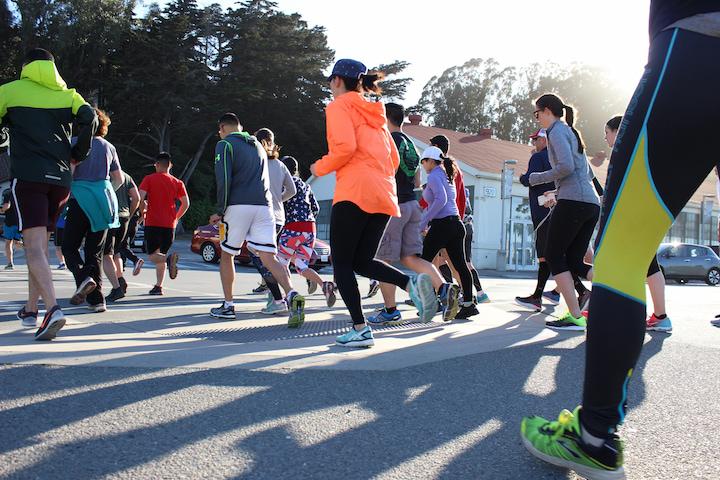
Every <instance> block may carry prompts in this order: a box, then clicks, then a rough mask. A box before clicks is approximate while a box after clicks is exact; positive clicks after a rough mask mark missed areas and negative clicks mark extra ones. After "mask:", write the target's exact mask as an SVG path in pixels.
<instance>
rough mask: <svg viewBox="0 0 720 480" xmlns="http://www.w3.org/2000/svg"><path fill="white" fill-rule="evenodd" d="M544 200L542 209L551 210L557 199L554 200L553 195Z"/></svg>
mask: <svg viewBox="0 0 720 480" xmlns="http://www.w3.org/2000/svg"><path fill="white" fill-rule="evenodd" d="M545 198H546V199H547V200H545V205H543V207H545V208H552V207H554V206H555V205H557V199H556V198H555V195H546V196H545Z"/></svg>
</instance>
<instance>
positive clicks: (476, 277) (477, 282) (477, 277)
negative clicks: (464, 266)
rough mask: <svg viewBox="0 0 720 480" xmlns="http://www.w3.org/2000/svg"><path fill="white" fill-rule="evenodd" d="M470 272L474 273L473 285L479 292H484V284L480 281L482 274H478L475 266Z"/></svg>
mask: <svg viewBox="0 0 720 480" xmlns="http://www.w3.org/2000/svg"><path fill="white" fill-rule="evenodd" d="M470 273H471V274H472V278H473V285H474V286H475V290H477V291H478V293H480V292H482V289H483V288H482V284H481V283H480V275H478V273H477V270H475V269H474V268H473V269H471V270H470Z"/></svg>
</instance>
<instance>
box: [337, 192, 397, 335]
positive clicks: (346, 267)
mask: <svg viewBox="0 0 720 480" xmlns="http://www.w3.org/2000/svg"><path fill="white" fill-rule="evenodd" d="M388 221H390V217H389V216H388V215H383V214H380V213H366V212H364V211H362V210H361V209H360V207H358V206H357V205H355V204H354V203H352V202H340V203H336V204H335V205H333V207H332V213H331V214H330V249H331V251H332V262H333V269H334V271H335V282H336V283H337V287H338V290H339V291H340V296H341V297H342V299H343V301H344V302H345V305H346V306H347V308H348V310H349V311H350V316H351V317H352V321H353V324H354V325H359V324H362V323H365V317H364V316H363V311H362V304H361V302H360V290H358V284H357V280H356V279H355V274H356V273H357V274H359V275H362V276H363V277H367V278H374V279H375V280H378V281H380V282H385V283H391V284H393V285H396V286H398V287H400V288H402V289H406V288H407V284H408V282H409V281H410V277H408V276H407V275H405V274H404V273H402V272H401V271H400V270H398V269H396V268H393V267H391V266H390V265H388V264H387V263H385V262H382V261H380V260H377V259H376V258H375V254H376V253H377V249H378V246H379V245H380V240H382V237H383V234H384V233H385V227H386V226H387V224H388Z"/></svg>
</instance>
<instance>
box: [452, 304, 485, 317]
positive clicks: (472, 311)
mask: <svg viewBox="0 0 720 480" xmlns="http://www.w3.org/2000/svg"><path fill="white" fill-rule="evenodd" d="M479 314H480V312H479V311H478V309H477V307H476V306H475V304H474V303H471V304H470V305H461V306H460V311H458V314H457V315H456V316H455V318H458V319H461V320H465V319H468V318H470V317H474V316H475V315H479Z"/></svg>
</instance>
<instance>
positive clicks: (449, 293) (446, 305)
mask: <svg viewBox="0 0 720 480" xmlns="http://www.w3.org/2000/svg"><path fill="white" fill-rule="evenodd" d="M459 296H460V287H458V286H457V285H455V284H454V283H444V284H443V286H442V287H440V295H439V297H440V303H439V307H440V312H442V317H443V321H445V322H452V321H453V320H455V317H456V316H457V314H458V311H459V310H460V301H459V300H458V297H459Z"/></svg>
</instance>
